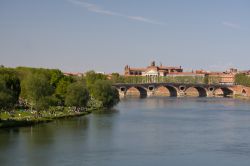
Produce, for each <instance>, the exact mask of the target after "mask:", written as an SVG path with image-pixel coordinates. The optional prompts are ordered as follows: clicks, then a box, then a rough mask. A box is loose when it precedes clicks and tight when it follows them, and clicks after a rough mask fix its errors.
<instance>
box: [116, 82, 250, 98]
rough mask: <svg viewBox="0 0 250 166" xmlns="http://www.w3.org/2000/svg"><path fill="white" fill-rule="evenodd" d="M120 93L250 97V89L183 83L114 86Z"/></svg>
mask: <svg viewBox="0 0 250 166" xmlns="http://www.w3.org/2000/svg"><path fill="white" fill-rule="evenodd" d="M113 87H115V88H116V89H117V90H118V91H119V95H120V97H125V96H140V97H147V96H170V97H178V96H198V97H214V96H222V97H227V96H233V95H236V94H240V95H248V94H249V93H250V89H244V87H242V86H234V85H220V84H209V85H208V84H182V83H144V84H126V83H118V84H114V85H113Z"/></svg>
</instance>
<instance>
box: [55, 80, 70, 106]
mask: <svg viewBox="0 0 250 166" xmlns="http://www.w3.org/2000/svg"><path fill="white" fill-rule="evenodd" d="M71 83H73V78H72V77H69V76H63V77H62V78H61V79H60V80H59V82H58V83H57V86H56V89H55V96H56V97H57V98H58V99H59V100H60V103H61V105H63V104H64V102H65V97H66V93H67V88H68V86H69V85H70V84H71Z"/></svg>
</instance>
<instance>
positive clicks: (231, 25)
mask: <svg viewBox="0 0 250 166" xmlns="http://www.w3.org/2000/svg"><path fill="white" fill-rule="evenodd" d="M222 25H224V26H227V27H229V28H232V29H242V27H241V26H240V25H239V24H235V23H232V22H228V21H223V22H222Z"/></svg>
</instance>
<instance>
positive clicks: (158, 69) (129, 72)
mask: <svg viewBox="0 0 250 166" xmlns="http://www.w3.org/2000/svg"><path fill="white" fill-rule="evenodd" d="M182 72H183V69H182V68H181V66H180V67H167V66H162V65H160V66H156V65H155V61H153V62H152V63H151V64H150V66H147V67H146V68H132V67H130V66H128V65H126V66H125V68H124V75H125V76H167V75H168V74H171V73H182Z"/></svg>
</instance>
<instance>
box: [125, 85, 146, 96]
mask: <svg viewBox="0 0 250 166" xmlns="http://www.w3.org/2000/svg"><path fill="white" fill-rule="evenodd" d="M126 95H127V96H135V97H147V90H146V89H145V88H144V87H141V86H132V87H129V88H128V89H127V91H126Z"/></svg>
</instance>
